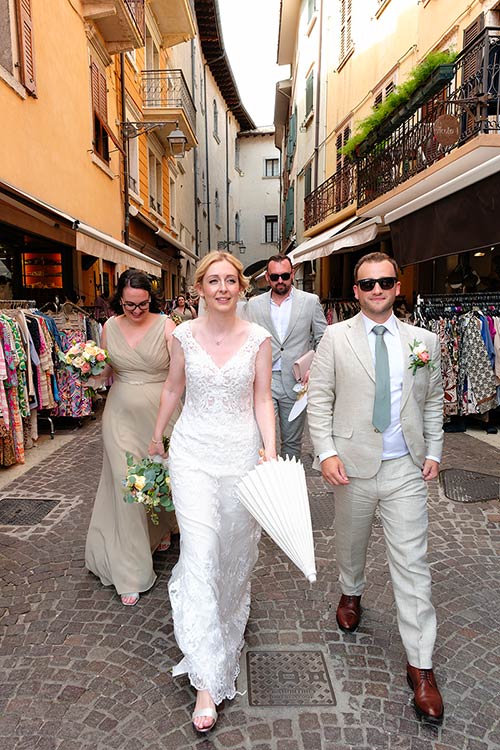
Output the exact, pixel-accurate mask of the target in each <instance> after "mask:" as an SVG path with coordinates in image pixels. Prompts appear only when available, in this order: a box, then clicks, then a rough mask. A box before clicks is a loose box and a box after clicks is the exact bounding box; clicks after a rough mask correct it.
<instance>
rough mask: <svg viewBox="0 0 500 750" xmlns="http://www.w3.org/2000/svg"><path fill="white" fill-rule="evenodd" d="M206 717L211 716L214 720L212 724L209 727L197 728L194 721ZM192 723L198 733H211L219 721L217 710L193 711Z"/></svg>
mask: <svg viewBox="0 0 500 750" xmlns="http://www.w3.org/2000/svg"><path fill="white" fill-rule="evenodd" d="M205 716H209V717H210V718H211V719H212V720H213V721H212V723H211V724H209V726H208V727H197V726H196V724H195V723H194V720H195V719H202V718H204V717H205ZM191 721H192V722H193V727H194V728H195V729H196V731H197V732H201V733H202V734H204V733H205V732H209V731H210V730H211V729H213V728H214V726H215V722H216V721H217V711H216V710H215V708H200V709H199V710H198V711H193V715H192V716H191Z"/></svg>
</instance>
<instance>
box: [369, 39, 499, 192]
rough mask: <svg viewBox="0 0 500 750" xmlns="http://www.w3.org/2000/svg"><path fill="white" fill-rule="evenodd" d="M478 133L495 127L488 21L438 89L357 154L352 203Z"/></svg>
mask: <svg viewBox="0 0 500 750" xmlns="http://www.w3.org/2000/svg"><path fill="white" fill-rule="evenodd" d="M483 133H484V134H487V133H500V28H492V27H490V28H486V29H484V31H483V32H482V33H481V35H480V36H478V37H476V39H475V40H472V41H471V42H470V44H468V45H467V47H465V48H464V49H463V50H462V52H461V53H460V55H459V57H458V58H457V60H456V62H455V64H454V70H453V71H452V78H451V80H450V81H449V82H448V83H447V84H445V85H443V87H442V88H441V90H440V91H438V92H437V93H435V92H434V93H433V94H432V95H430V97H429V98H428V99H427V100H426V101H423V102H420V103H419V105H418V108H415V109H414V111H411V112H409V113H408V114H407V116H406V118H405V119H404V120H403V121H402V122H401V121H400V122H399V123H398V124H397V125H395V128H394V130H393V131H392V132H387V131H386V132H385V133H383V134H381V136H380V139H379V141H378V142H375V143H370V144H369V146H368V147H367V148H366V149H365V152H364V153H363V154H362V155H361V156H359V157H358V158H357V167H358V180H357V182H358V196H357V199H358V206H363V205H365V204H367V203H369V202H370V201H372V200H374V199H375V198H378V197H380V196H382V195H384V194H385V193H387V192H389V191H390V190H392V189H394V188H396V187H397V186H398V185H401V184H402V183H403V182H405V181H406V180H408V179H409V178H410V177H413V176H414V175H416V174H418V173H420V172H422V171H423V170H425V169H427V168H428V167H430V166H431V165H432V164H434V163H435V162H437V161H438V160H440V159H442V158H443V157H444V156H446V155H447V154H449V153H450V152H451V151H453V150H454V149H456V148H458V147H459V146H462V145H463V144H464V143H466V142H467V141H470V140H471V139H472V138H474V137H476V136H478V135H480V134H483Z"/></svg>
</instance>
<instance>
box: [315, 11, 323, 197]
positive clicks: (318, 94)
mask: <svg viewBox="0 0 500 750" xmlns="http://www.w3.org/2000/svg"><path fill="white" fill-rule="evenodd" d="M322 50H323V0H320V3H319V39H318V74H317V79H318V83H317V85H316V122H315V124H314V189H316V188H317V187H318V173H319V126H320V111H321V62H322V59H321V58H322Z"/></svg>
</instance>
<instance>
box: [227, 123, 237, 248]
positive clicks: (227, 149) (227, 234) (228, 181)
mask: <svg viewBox="0 0 500 750" xmlns="http://www.w3.org/2000/svg"><path fill="white" fill-rule="evenodd" d="M230 111H231V110H230V109H229V108H228V109H226V242H227V246H226V250H227V252H229V112H230ZM234 239H236V237H235V238H234Z"/></svg>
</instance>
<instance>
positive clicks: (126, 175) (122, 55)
mask: <svg viewBox="0 0 500 750" xmlns="http://www.w3.org/2000/svg"><path fill="white" fill-rule="evenodd" d="M120 104H121V110H122V122H125V121H126V119H127V118H126V107H125V53H124V52H120ZM122 127H123V126H122ZM122 141H123V183H124V184H123V242H124V243H125V245H128V244H129V227H130V209H129V188H128V181H129V166H128V142H127V139H126V138H125V131H124V130H123V131H122Z"/></svg>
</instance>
